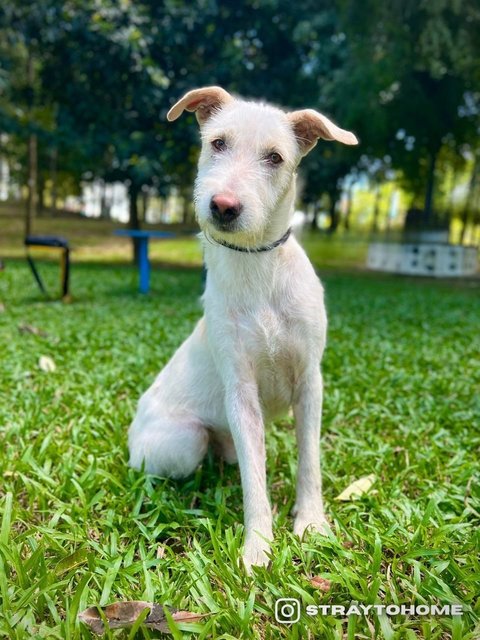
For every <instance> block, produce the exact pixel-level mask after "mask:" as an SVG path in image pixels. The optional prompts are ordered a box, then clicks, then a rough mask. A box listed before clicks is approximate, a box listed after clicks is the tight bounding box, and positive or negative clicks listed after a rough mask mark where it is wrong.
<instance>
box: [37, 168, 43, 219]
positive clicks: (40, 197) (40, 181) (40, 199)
mask: <svg viewBox="0 0 480 640" xmlns="http://www.w3.org/2000/svg"><path fill="white" fill-rule="evenodd" d="M37 193H38V195H37V203H38V204H37V214H38V216H41V215H43V213H44V212H45V178H44V177H43V176H42V174H41V173H40V174H39V176H38V180H37Z"/></svg>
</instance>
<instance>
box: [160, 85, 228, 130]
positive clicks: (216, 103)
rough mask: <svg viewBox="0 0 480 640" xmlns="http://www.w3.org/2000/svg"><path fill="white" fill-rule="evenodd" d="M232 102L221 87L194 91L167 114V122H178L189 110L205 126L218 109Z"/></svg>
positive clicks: (186, 95)
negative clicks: (193, 112)
mask: <svg viewBox="0 0 480 640" xmlns="http://www.w3.org/2000/svg"><path fill="white" fill-rule="evenodd" d="M232 100H233V98H232V96H231V95H230V94H229V93H227V92H226V91H225V89H222V88H221V87H203V89H194V90H193V91H189V92H188V93H186V94H185V95H184V96H183V98H181V99H180V100H179V101H178V102H176V103H175V104H174V105H173V107H172V108H171V109H170V111H169V112H168V113H167V120H168V121H169V122H172V120H176V119H177V118H179V117H180V116H181V115H182V113H183V112H184V111H185V110H187V111H195V115H196V117H197V120H198V122H199V123H200V124H203V123H204V122H206V121H207V120H208V119H209V118H210V116H211V115H212V114H213V113H214V112H215V111H216V110H217V109H220V108H221V107H222V106H223V105H224V104H227V102H231V101H232Z"/></svg>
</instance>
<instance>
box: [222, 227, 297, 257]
mask: <svg viewBox="0 0 480 640" xmlns="http://www.w3.org/2000/svg"><path fill="white" fill-rule="evenodd" d="M291 233H292V227H288V229H287V230H286V231H285V233H284V234H283V236H282V237H281V238H279V239H278V240H275V242H272V243H271V244H266V245H264V246H263V247H253V248H252V249H250V248H247V247H237V245H235V244H230V243H229V242H224V241H223V240H217V239H215V242H216V243H217V244H221V245H222V247H227V249H233V250H234V251H242V252H243V253H262V252H263V251H271V250H272V249H275V248H276V247H279V246H280V245H281V244H285V242H286V241H287V240H288V238H289V237H290V234H291Z"/></svg>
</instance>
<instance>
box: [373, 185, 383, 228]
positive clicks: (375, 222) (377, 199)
mask: <svg viewBox="0 0 480 640" xmlns="http://www.w3.org/2000/svg"><path fill="white" fill-rule="evenodd" d="M380 196H381V193H380V185H379V183H378V182H377V184H376V185H375V202H374V205H373V222H372V233H376V232H377V231H378V218H379V215H380Z"/></svg>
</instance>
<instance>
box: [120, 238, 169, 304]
mask: <svg viewBox="0 0 480 640" xmlns="http://www.w3.org/2000/svg"><path fill="white" fill-rule="evenodd" d="M114 233H115V235H117V236H124V237H127V238H132V239H136V240H137V241H138V269H139V290H140V293H148V290H149V289H150V260H149V259H148V241H149V240H150V238H163V239H165V238H174V237H175V236H176V235H177V234H176V233H173V232H172V231H140V230H134V229H118V230H117V231H115V232H114Z"/></svg>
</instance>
